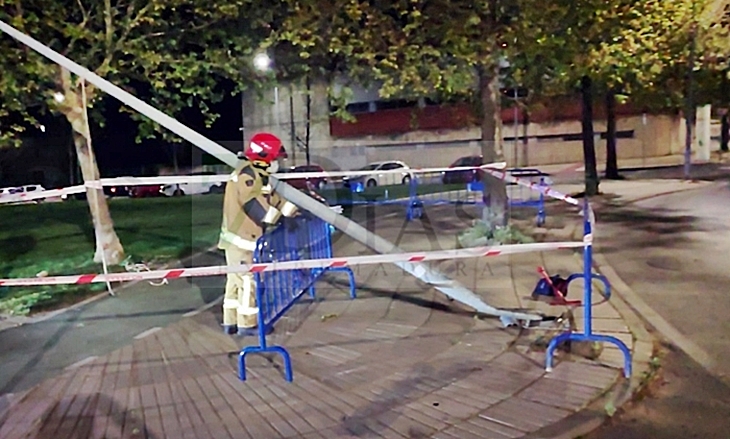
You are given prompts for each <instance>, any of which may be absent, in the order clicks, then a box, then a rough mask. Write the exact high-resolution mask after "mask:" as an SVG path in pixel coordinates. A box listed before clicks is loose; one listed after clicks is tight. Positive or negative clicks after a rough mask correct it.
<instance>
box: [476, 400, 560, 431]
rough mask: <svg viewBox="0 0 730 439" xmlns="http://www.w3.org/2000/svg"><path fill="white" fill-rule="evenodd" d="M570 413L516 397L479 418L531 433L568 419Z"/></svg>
mask: <svg viewBox="0 0 730 439" xmlns="http://www.w3.org/2000/svg"><path fill="white" fill-rule="evenodd" d="M570 413H571V412H570V411H569V410H565V409H559V408H556V407H553V406H549V405H544V404H541V403H539V402H534V401H528V400H526V399H523V398H520V397H514V398H509V399H505V400H504V401H502V402H500V403H499V404H496V405H494V406H492V407H489V408H488V409H486V410H484V411H482V412H481V413H480V414H479V416H478V418H481V419H485V420H487V421H489V422H492V423H497V424H500V425H504V426H506V427H509V428H511V429H514V430H519V431H522V432H525V433H529V432H533V431H536V430H538V429H540V428H542V427H544V426H546V425H549V424H552V423H553V422H556V421H558V420H560V419H562V418H564V417H567V416H568V415H570Z"/></svg>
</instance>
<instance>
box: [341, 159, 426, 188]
mask: <svg viewBox="0 0 730 439" xmlns="http://www.w3.org/2000/svg"><path fill="white" fill-rule="evenodd" d="M396 169H403V172H389V173H383V174H366V175H353V176H350V177H345V178H343V179H342V181H343V183H344V184H345V186H347V187H351V188H358V187H360V188H362V187H375V186H389V185H396V184H408V183H409V182H410V181H411V178H412V175H411V173H410V172H409V170H410V169H411V168H410V167H409V166H408V165H406V164H405V163H404V162H402V161H400V160H388V161H382V162H374V163H370V164H369V165H367V166H365V167H362V168H360V169H356V170H355V171H391V170H396Z"/></svg>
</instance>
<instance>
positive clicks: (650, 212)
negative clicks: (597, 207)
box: [599, 182, 730, 382]
mask: <svg viewBox="0 0 730 439" xmlns="http://www.w3.org/2000/svg"><path fill="white" fill-rule="evenodd" d="M601 220H602V224H601V228H600V232H599V239H600V241H599V242H602V243H607V244H602V245H600V247H599V249H600V251H601V252H602V253H603V254H604V255H605V257H606V258H607V260H608V262H609V263H610V264H611V265H612V266H613V267H614V269H615V270H616V272H617V273H618V274H619V275H620V276H621V278H622V279H623V280H624V281H625V282H626V283H627V284H628V285H629V286H630V287H632V289H633V290H634V291H635V292H636V293H637V294H639V295H640V297H641V298H642V299H643V300H644V301H645V302H646V303H647V304H648V305H649V307H650V308H651V309H653V310H654V311H656V312H657V313H658V314H659V315H660V316H661V317H663V318H664V319H665V320H666V321H667V322H669V324H671V325H672V326H673V327H674V328H676V329H677V330H678V331H679V332H680V333H681V334H682V335H684V336H685V337H687V338H688V339H689V341H690V342H691V343H693V344H694V345H695V346H694V347H695V348H697V347H698V348H699V350H700V351H704V352H705V353H707V354H708V355H709V356H710V357H711V360H712V363H713V364H712V368H713V369H714V370H713V371H714V372H716V373H717V374H718V375H719V376H720V377H725V378H730V294H728V286H729V285H730V233H728V231H730V184H728V183H727V182H718V183H716V184H715V185H713V186H711V187H708V188H705V189H701V190H693V191H687V192H679V193H675V194H671V195H665V196H660V197H655V198H650V199H647V200H643V201H639V202H637V203H636V204H633V205H629V206H626V207H619V208H616V209H612V210H610V211H604V212H603V213H602V214H601ZM728 382H730V380H729V381H728Z"/></svg>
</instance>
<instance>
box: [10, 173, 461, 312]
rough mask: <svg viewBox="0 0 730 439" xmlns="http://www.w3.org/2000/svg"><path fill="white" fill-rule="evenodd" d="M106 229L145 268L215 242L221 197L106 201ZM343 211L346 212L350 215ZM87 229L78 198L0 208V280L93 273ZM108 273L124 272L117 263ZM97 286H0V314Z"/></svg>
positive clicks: (40, 306) (337, 195)
mask: <svg viewBox="0 0 730 439" xmlns="http://www.w3.org/2000/svg"><path fill="white" fill-rule="evenodd" d="M464 187H465V185H464V184H455V185H443V184H423V185H419V186H418V193H419V194H428V193H435V192H442V191H451V190H463V189H464ZM386 190H387V191H388V196H387V199H389V200H392V199H396V198H407V197H408V194H409V187H408V186H407V185H395V186H381V187H375V188H367V189H366V190H365V191H364V192H362V193H357V194H352V193H351V192H350V190H349V189H336V190H328V191H323V194H322V195H323V196H325V197H326V198H328V200H330V202H332V203H333V204H341V205H344V206H347V205H349V204H352V202H348V199H351V200H352V201H354V202H355V204H361V203H364V202H367V201H373V200H374V201H382V200H385V199H386V197H385V191H386ZM335 200H336V201H335ZM108 201H109V208H110V209H111V214H112V219H113V220H114V226H115V229H116V231H117V234H118V235H119V238H120V239H121V241H122V245H123V246H124V250H125V252H126V254H127V256H128V257H129V258H131V262H134V263H139V262H144V263H146V264H147V265H148V266H149V267H150V268H154V267H159V266H160V265H162V264H164V263H167V262H170V261H176V260H178V259H181V258H184V257H186V256H189V255H191V254H193V253H195V252H198V251H201V250H205V249H206V248H209V247H210V246H212V245H215V243H216V242H217V240H218V234H219V232H220V225H221V215H222V211H221V208H222V205H223V200H222V195H214V194H211V195H203V196H193V197H190V196H186V197H172V198H142V199H129V198H112V199H109V200H108ZM350 212H351V211H350V209H349V208H348V209H347V210H346V214H347V215H349V214H350ZM94 249H95V245H94V230H93V227H92V225H91V215H90V213H89V207H88V205H87V203H86V201H82V200H67V201H65V202H62V203H41V204H26V205H15V206H0V277H2V278H25V277H35V276H36V275H37V274H38V273H40V272H42V271H46V272H48V275H50V276H53V275H72V274H84V273H101V272H102V267H101V264H95V263H94V262H93V256H94ZM109 269H110V271H113V272H119V271H125V269H124V267H123V266H114V267H109ZM105 289H106V285H105V284H103V283H97V284H91V285H83V286H76V285H54V286H39V287H0V313H2V314H14V315H27V314H32V313H34V312H38V311H45V310H49V309H54V308H58V307H62V306H66V305H68V304H71V303H75V302H78V301H80V300H82V299H83V298H86V297H88V296H90V295H92V294H96V293H97V292H99V291H104V290H105Z"/></svg>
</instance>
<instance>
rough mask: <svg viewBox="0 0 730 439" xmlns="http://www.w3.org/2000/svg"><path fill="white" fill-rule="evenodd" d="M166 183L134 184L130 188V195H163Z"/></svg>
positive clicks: (136, 196)
mask: <svg viewBox="0 0 730 439" xmlns="http://www.w3.org/2000/svg"><path fill="white" fill-rule="evenodd" d="M164 188H165V185H162V184H151V185H146V186H132V187H130V188H129V196H130V197H132V198H147V197H161V196H163V195H165V194H163V193H162V190H163V189H164Z"/></svg>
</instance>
